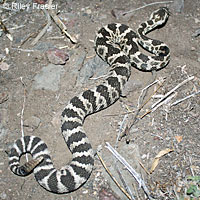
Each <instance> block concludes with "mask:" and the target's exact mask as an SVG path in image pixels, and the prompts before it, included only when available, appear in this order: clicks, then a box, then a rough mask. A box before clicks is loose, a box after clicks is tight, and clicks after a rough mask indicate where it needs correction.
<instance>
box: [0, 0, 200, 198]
mask: <svg viewBox="0 0 200 200" xmlns="http://www.w3.org/2000/svg"><path fill="white" fill-rule="evenodd" d="M18 2H21V3H22V4H27V3H30V4H32V2H31V1H22V0H21V1H18ZM152 2H156V1H155V0H151V1H150V2H149V1H148V0H142V1H139V0H134V1H133V0H131V1H130V0H124V1H121V0H113V1H105V0H98V1H97V0H96V1H95V0H81V1H79V0H67V1H54V3H55V4H57V5H58V9H57V10H58V11H59V16H60V18H61V19H62V21H63V22H64V23H65V25H66V26H67V28H68V32H69V33H70V34H71V35H72V36H75V37H76V38H77V39H78V41H79V43H78V44H72V43H71V42H70V40H69V39H68V38H66V37H65V36H63V35H62V34H61V31H60V29H59V28H58V26H56V24H55V23H54V22H53V21H52V22H51V25H50V26H49V28H48V29H47V32H46V33H45V35H44V36H43V37H42V38H41V39H40V40H39V41H38V42H37V44H36V45H34V46H33V45H31V42H32V40H33V37H35V36H36V33H39V32H40V31H41V30H42V28H43V27H44V24H46V23H47V19H46V17H45V15H44V13H43V11H42V10H39V9H36V8H35V9H34V8H33V6H32V7H31V8H30V9H28V10H27V9H25V10H23V9H21V10H20V9H17V8H16V9H15V11H13V10H12V9H3V8H1V7H0V12H1V20H3V19H6V20H5V21H4V24H5V25H6V27H7V28H8V29H9V30H10V33H11V35H12V36H13V41H12V42H11V41H10V40H9V39H8V38H7V37H6V35H5V34H4V33H2V32H1V34H0V35H1V37H0V46H1V48H0V55H1V62H4V63H6V64H8V67H9V68H8V69H6V70H0V155H1V156H0V199H7V200H18V199H21V200H27V199H33V200H36V199H51V200H58V199H59V200H62V199H70V200H76V199H77V200H82V199H88V200H93V199H101V200H103V199H110V200H111V199H112V200H114V199H128V198H127V197H126V196H125V195H124V194H122V193H121V194H120V192H119V191H117V189H115V188H117V186H116V185H115V184H113V181H112V180H110V179H109V177H108V176H107V175H106V172H105V169H104V167H103V166H102V164H101V162H100V161H99V159H98V157H96V160H95V167H94V170H93V173H92V175H91V177H90V178H89V180H88V182H87V183H86V184H85V185H84V186H83V187H81V188H80V189H78V190H77V191H75V192H72V193H70V194H65V195H57V194H53V193H50V192H47V191H46V190H44V189H43V188H42V187H40V186H39V184H38V183H37V182H36V181H35V178H34V176H33V175H32V174H31V175H29V176H28V177H25V178H21V177H18V176H15V175H14V174H12V172H11V171H10V170H9V168H8V156H7V154H6V153H5V151H6V150H8V149H9V148H10V146H11V145H12V143H13V141H14V140H16V139H17V138H19V137H21V130H22V128H21V113H22V111H23V110H24V113H23V115H22V116H23V122H24V125H25V126H24V134H25V135H36V136H39V137H41V138H42V139H43V140H44V141H45V142H46V143H47V145H48V147H49V150H50V151H51V154H52V159H53V161H54V163H55V166H56V167H58V168H59V167H61V166H63V165H64V164H65V163H66V162H68V161H70V159H71V155H70V152H69V150H68V149H67V146H66V144H65V142H64V140H63V138H62V136H61V133H60V122H59V119H60V118H59V115H60V112H61V111H62V110H63V108H64V106H65V105H66V103H67V102H68V101H69V100H70V99H71V98H72V97H73V96H74V95H76V94H78V93H79V92H81V91H82V90H83V89H86V88H90V87H92V85H95V84H97V83H98V82H100V81H101V80H99V79H97V80H87V81H84V82H80V81H78V80H79V76H80V72H81V70H82V68H84V66H85V64H86V63H87V62H88V61H89V60H90V59H92V58H93V57H94V55H95V51H94V48H93V42H92V40H94V37H95V33H96V32H97V31H98V29H99V28H101V27H102V26H103V25H105V24H108V23H111V22H119V23H124V24H127V25H129V26H130V27H131V28H133V29H134V30H136V29H137V27H138V25H139V24H140V23H141V22H143V21H145V20H147V19H148V17H149V16H150V14H151V13H152V12H153V11H154V10H156V9H157V8H159V7H161V6H169V7H170V8H171V10H170V11H171V16H170V17H169V20H168V22H167V23H166V25H165V26H164V27H162V28H161V29H158V30H155V31H153V32H151V33H150V34H149V35H148V36H149V37H151V38H157V39H159V40H161V41H164V42H165V43H166V44H167V45H168V46H169V47H170V50H171V61H170V63H169V65H168V66H167V67H166V68H164V69H163V70H161V71H159V72H157V79H159V78H161V77H162V78H165V81H164V83H163V85H162V87H160V89H159V90H158V91H157V93H156V95H157V97H160V96H159V95H164V94H166V93H167V92H169V91H170V90H172V89H173V88H174V87H176V86H177V85H178V84H179V83H181V82H183V81H184V80H186V79H188V77H192V76H194V78H193V79H192V80H190V81H188V82H187V83H185V84H183V85H182V86H181V87H180V88H178V89H177V90H176V91H175V92H174V93H173V95H175V96H174V97H173V98H172V99H171V100H170V101H168V102H165V103H164V104H163V105H162V106H160V107H159V108H158V109H157V110H155V111H154V112H151V113H149V114H147V115H145V116H144V117H141V116H143V115H144V114H145V113H146V112H147V111H148V110H150V109H151V106H152V104H153V103H155V102H156V101H158V99H156V98H151V99H150V100H149V101H148V103H147V104H146V105H145V106H144V107H143V108H142V110H141V111H140V113H139V117H140V119H139V120H138V121H137V123H135V124H134V125H133V127H132V128H131V130H130V131H129V134H128V137H129V139H130V143H129V144H127V143H126V139H127V137H123V138H122V139H121V140H120V141H118V142H117V151H118V152H120V153H121V155H122V156H124V157H125V158H126V160H127V161H128V162H130V163H131V165H132V166H133V167H134V168H135V167H136V171H137V172H138V173H140V174H141V175H142V177H143V179H144V182H145V184H146V186H147V188H148V190H149V191H150V193H151V194H152V196H153V197H155V198H157V199H181V198H182V199H190V197H191V198H192V197H193V196H195V194H194V192H195V191H196V192H198V191H199V190H198V187H199V185H198V184H199V183H198V181H195V180H193V181H190V180H188V176H192V177H195V176H198V175H200V155H199V150H200V144H199V141H200V134H199V133H200V123H199V120H200V116H199V113H200V98H199V97H200V96H199V94H197V95H195V96H193V97H191V98H188V99H186V100H184V101H183V102H181V103H179V104H176V105H174V106H170V103H173V102H175V101H177V100H179V99H182V98H184V97H186V96H188V95H190V94H193V93H195V92H197V91H199V88H200V79H199V78H200V45H199V44H200V36H199V37H193V36H192V35H193V34H194V33H195V31H196V30H197V29H198V28H200V1H199V0H192V1H190V0H186V1H185V5H184V8H183V10H182V12H181V13H178V12H175V10H174V9H173V6H172V5H170V4H155V5H152V6H147V7H145V8H142V9H140V10H137V11H135V12H133V13H131V14H129V15H128V16H124V17H123V16H120V14H118V12H119V11H129V10H132V9H135V8H138V7H141V6H143V5H145V4H148V3H152ZM7 3H8V5H11V1H7ZM113 9H114V10H113ZM111 11H112V12H111ZM113 12H114V13H115V15H116V16H113ZM29 36H33V37H30V38H29ZM26 38H28V39H27V40H26ZM52 47H56V48H60V47H65V48H64V50H66V52H67V53H68V55H69V60H68V61H67V62H66V64H64V65H62V66H61V68H62V70H61V71H60V74H59V79H58V80H59V82H58V85H56V87H55V90H51V89H45V88H42V89H36V87H35V86H34V84H35V81H36V79H35V77H36V76H37V75H40V74H41V69H42V68H45V67H46V66H48V64H49V60H48V59H47V56H46V55H47V53H46V51H47V50H48V49H49V48H52ZM8 51H9V52H8ZM83 55H85V56H83ZM2 57H3V61H2ZM81 59H82V60H81ZM97 76H98V75H96V74H94V77H97ZM21 77H22V78H21ZM151 78H152V74H151V73H144V72H141V71H138V70H136V69H134V68H133V69H132V74H131V78H130V82H131V83H132V84H133V90H132V91H130V92H129V93H128V94H127V96H126V98H121V100H120V101H118V102H116V103H115V104H114V105H112V106H110V107H109V108H107V109H105V110H103V111H101V112H99V113H95V114H93V115H91V116H88V117H87V119H86V120H85V124H84V127H85V130H86V132H87V135H88V137H89V139H90V141H91V144H92V146H93V148H94V149H95V150H96V149H97V147H98V146H99V145H101V147H102V150H101V152H100V155H101V156H102V158H103V159H104V160H105V163H106V165H107V167H108V168H111V167H112V166H113V164H111V163H112V162H113V161H114V158H113V157H112V155H111V153H110V152H109V151H108V150H107V149H106V148H105V142H109V143H110V144H111V145H112V146H113V147H114V146H115V144H116V140H117V136H118V132H119V126H120V124H121V125H124V124H123V123H122V122H124V121H125V123H131V122H132V121H131V120H133V118H134V112H133V113H132V114H129V115H128V119H126V118H125V117H124V116H125V115H124V113H126V112H127V111H128V110H127V108H128V109H129V110H136V109H137V103H138V98H139V96H140V94H141V91H142V89H143V88H144V87H145V86H147V84H148V83H149V80H150V79H151ZM129 87H130V86H129ZM156 88H158V84H155V85H153V86H152V87H150V88H149V90H148V92H147V94H146V96H145V100H144V102H145V101H146V100H148V99H149V98H150V97H151V96H152V94H153V93H154V90H155V89H156ZM25 90H26V92H25V93H24V91H25ZM24 97H26V99H25V104H24ZM170 97H171V96H170ZM168 100H169V98H168ZM23 105H25V107H24V109H23ZM167 148H169V149H171V150H172V152H170V153H166V154H165V155H163V156H162V157H161V158H160V160H159V163H158V166H157V167H156V168H155V170H154V171H153V172H152V173H151V174H148V173H147V172H146V171H149V170H150V168H151V166H152V163H153V161H154V158H155V156H156V155H157V154H158V153H159V152H160V151H162V150H166V149H167ZM134 152H136V153H134ZM139 162H140V163H142V165H143V167H141V164H139ZM113 163H115V162H113ZM118 168H119V169H120V171H122V172H123V171H126V170H125V168H124V167H123V166H122V165H121V164H118ZM144 169H145V170H146V171H145V170H144ZM114 170H115V169H114V168H111V172H112V173H113V174H115V172H114ZM124 177H125V178H124V179H125V181H126V180H127V181H128V184H129V186H130V187H132V188H133V190H132V189H131V190H132V193H133V196H134V197H135V199H146V197H145V195H144V192H143V190H142V189H140V188H139V186H138V184H137V182H135V181H134V178H133V177H131V175H130V174H129V175H124ZM117 179H118V181H119V182H120V179H119V178H117ZM129 181H132V182H131V183H129ZM120 183H121V182H120ZM122 185H123V184H122ZM191 185H194V187H196V189H194V192H191V193H190V194H189V193H187V189H188V188H190V187H191ZM194 199H195V198H194ZM196 199H200V194H199V196H198V194H196Z"/></svg>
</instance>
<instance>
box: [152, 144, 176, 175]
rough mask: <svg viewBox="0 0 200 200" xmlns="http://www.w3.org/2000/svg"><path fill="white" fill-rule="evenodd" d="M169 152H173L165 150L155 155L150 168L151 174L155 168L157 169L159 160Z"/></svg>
mask: <svg viewBox="0 0 200 200" xmlns="http://www.w3.org/2000/svg"><path fill="white" fill-rule="evenodd" d="M171 151H173V149H169V148H166V149H164V150H162V151H160V152H159V153H158V154H157V155H156V157H155V158H154V161H153V164H152V166H151V169H150V173H152V172H153V171H154V170H155V168H156V167H157V165H158V163H159V160H160V158H161V157H162V156H164V155H166V154H168V153H170V152H171Z"/></svg>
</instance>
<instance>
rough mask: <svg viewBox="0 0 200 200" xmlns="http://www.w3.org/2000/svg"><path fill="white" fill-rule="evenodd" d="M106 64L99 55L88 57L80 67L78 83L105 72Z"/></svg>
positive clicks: (106, 70) (106, 69)
mask: <svg viewBox="0 0 200 200" xmlns="http://www.w3.org/2000/svg"><path fill="white" fill-rule="evenodd" d="M108 68H109V66H108V64H107V63H106V62H104V61H103V60H102V59H101V58H100V57H99V56H97V55H96V56H95V57H93V58H91V59H89V60H88V61H87V62H86V63H85V64H84V65H83V67H82V68H81V70H80V74H79V77H78V79H77V83H78V84H80V83H81V84H83V83H86V82H87V81H88V79H89V78H91V77H93V76H94V74H95V76H96V77H99V76H102V75H105V74H107V72H108Z"/></svg>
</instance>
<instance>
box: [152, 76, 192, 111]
mask: <svg viewBox="0 0 200 200" xmlns="http://www.w3.org/2000/svg"><path fill="white" fill-rule="evenodd" d="M192 79H194V76H191V77H188V78H187V79H186V80H184V81H183V82H181V83H179V84H178V85H177V86H176V87H174V88H173V89H172V90H170V91H169V92H168V93H167V94H165V95H164V96H163V97H162V98H161V99H160V100H159V101H157V102H156V103H154V104H153V105H152V106H151V109H153V108H155V107H156V106H157V105H158V104H160V103H161V102H162V101H163V100H165V99H166V98H167V97H168V96H169V95H171V94H172V93H173V92H174V91H175V90H177V89H178V88H179V87H181V86H182V85H184V84H185V83H187V82H188V81H191V80H192Z"/></svg>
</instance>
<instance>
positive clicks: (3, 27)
mask: <svg viewBox="0 0 200 200" xmlns="http://www.w3.org/2000/svg"><path fill="white" fill-rule="evenodd" d="M0 28H1V29H2V30H3V32H4V33H5V34H6V37H7V38H8V39H9V40H10V41H13V37H12V35H11V34H10V32H9V30H8V29H7V27H6V26H5V24H4V23H3V21H2V20H1V18H0Z"/></svg>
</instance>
